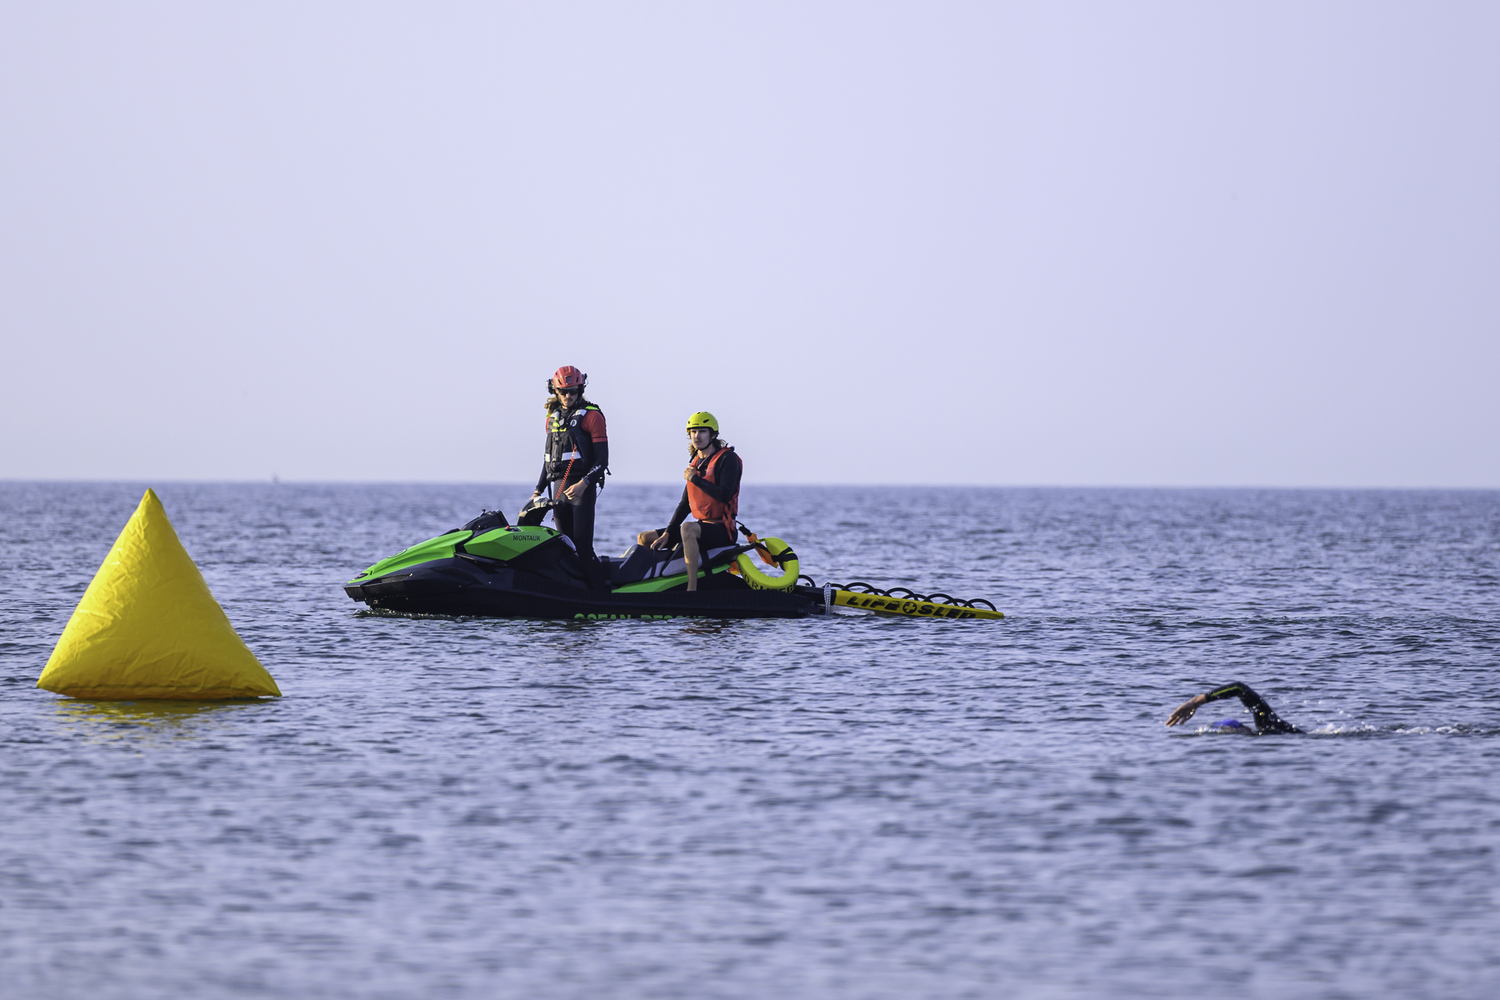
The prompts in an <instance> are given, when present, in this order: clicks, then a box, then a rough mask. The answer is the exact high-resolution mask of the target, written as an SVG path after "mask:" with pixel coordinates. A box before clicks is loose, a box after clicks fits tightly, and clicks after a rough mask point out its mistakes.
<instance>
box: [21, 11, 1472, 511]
mask: <svg viewBox="0 0 1500 1000" xmlns="http://www.w3.org/2000/svg"><path fill="white" fill-rule="evenodd" d="M1497 51H1500V6H1497V5H1495V4H1493V3H1468V4H1465V3H1432V4H1414V3H1400V4H1397V3H1379V2H1368V0H1363V2H1351V3H1323V2H1307V0H1298V2H1294V3H1276V2H1265V0H1259V2H1254V3H1248V2H1247V3H1222V4H1203V3H1197V2H1184V3H1152V2H1139V3H1131V4H1120V3H1103V2H1100V3H1076V2H1046V3H1034V4H1007V3H999V2H986V3H977V2H976V3H943V2H932V3H921V4H917V3H881V2H871V0H864V2H856V3H822V2H816V0H799V2H795V3H773V2H766V3H755V4H748V3H703V2H682V3H652V2H640V3H630V4H621V3H566V2H560V3H547V4H539V3H524V4H521V3H514V4H508V3H498V2H491V3H436V4H395V3H371V2H360V3H348V4H339V3H318V2H306V0H298V2H295V3H277V2H258V3H255V4H202V3H197V2H191V3H188V2H184V3H175V4H164V3H152V2H138V3H132V4H128V5H125V4H105V3H92V4H79V3H67V2H56V3H47V4H25V3H20V2H12V3H5V4H0V356H3V359H4V361H3V369H0V370H3V374H4V390H3V392H0V478H5V479H106V480H107V479H128V480H133V481H141V480H147V481H154V480H184V479H187V480H236V479H245V480H256V479H270V478H271V477H273V476H279V477H280V478H281V479H283V480H318V481H433V482H526V481H532V480H533V479H534V477H535V475H536V473H537V471H538V469H539V467H540V457H541V446H542V431H541V415H542V410H541V404H542V402H543V400H544V397H545V388H544V385H545V381H546V379H547V377H548V376H549V375H550V374H551V372H552V371H553V370H554V369H555V368H556V367H557V366H559V365H562V364H572V365H576V366H578V367H579V368H581V369H583V370H584V371H585V372H587V373H588V374H589V377H590V391H589V395H590V397H591V398H592V399H593V400H594V401H595V402H596V403H598V404H599V405H600V406H601V407H602V408H603V410H604V412H605V414H606V416H607V418H608V421H609V429H610V443H611V459H612V466H613V472H614V475H615V477H616V478H615V481H618V482H673V481H676V480H677V479H678V478H679V476H680V471H681V468H682V465H683V460H684V438H683V432H682V427H683V424H684V420H685V418H686V416H687V415H688V414H689V413H691V412H693V411H696V410H710V411H712V412H713V413H715V414H716V415H717V416H718V418H719V420H720V423H721V425H722V427H723V434H724V438H725V440H727V441H728V442H730V443H731V444H733V445H735V447H736V449H737V451H738V453H739V454H740V455H741V456H742V458H743V459H744V462H745V475H746V480H747V481H750V480H758V481H760V482H764V483H909V484H922V483H926V484H993V485H1101V486H1102V485H1120V486H1134V485H1141V486H1353V487H1484V488H1495V487H1500V433H1497V432H1500V391H1497V389H1496V383H1497V381H1500V378H1497V376H1500V59H1496V58H1495V55H1494V54H1495V53H1496V52H1497Z"/></svg>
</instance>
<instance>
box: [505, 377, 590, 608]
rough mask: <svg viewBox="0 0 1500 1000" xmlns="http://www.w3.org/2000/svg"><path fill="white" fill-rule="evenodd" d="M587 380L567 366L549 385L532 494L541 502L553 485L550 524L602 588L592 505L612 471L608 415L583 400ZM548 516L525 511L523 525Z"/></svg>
mask: <svg viewBox="0 0 1500 1000" xmlns="http://www.w3.org/2000/svg"><path fill="white" fill-rule="evenodd" d="M587 386H588V376H587V375H585V374H584V373H583V372H581V371H579V370H578V369H577V368H574V367H573V366H572V365H563V366H562V367H561V368H559V369H558V370H557V371H555V372H553V374H552V378H551V379H549V380H548V381H547V392H548V393H549V395H548V397H547V415H546V416H545V417H544V418H543V422H542V426H543V429H544V430H545V431H546V433H547V445H546V452H545V453H544V454H543V455H542V474H541V476H540V478H538V479H537V482H536V490H535V491H534V492H533V493H532V494H531V501H528V502H527V506H528V507H529V506H530V505H531V503H532V502H534V501H536V500H538V499H539V498H540V497H541V496H542V494H543V492H545V491H546V489H547V487H548V486H549V485H551V486H552V490H553V493H552V497H553V499H554V501H557V503H556V505H555V506H554V507H553V508H552V519H553V520H554V521H556V522H557V530H558V531H560V532H562V533H563V534H564V535H567V536H568V537H569V538H571V539H572V540H573V545H574V546H575V547H576V548H577V549H578V557H579V558H580V559H581V560H583V568H584V571H585V572H586V573H588V577H589V584H590V586H593V587H596V588H597V587H602V586H603V573H602V571H601V569H600V567H599V561H598V559H597V558H596V557H595V556H594V501H595V500H596V498H597V497H598V493H599V489H600V488H601V487H602V486H603V485H604V473H605V472H606V471H607V470H608V469H609V435H608V434H607V433H606V432H605V425H604V411H602V410H600V409H599V407H597V406H595V405H594V404H593V403H591V402H589V401H588V400H587V399H585V398H584V396H583V391H584V389H585V388H587ZM544 513H545V512H544V511H536V512H535V513H534V514H532V513H525V512H523V514H522V516H521V517H520V518H519V519H518V520H519V521H520V523H521V524H526V523H528V522H529V523H532V524H540V523H541V519H542V517H543V516H544Z"/></svg>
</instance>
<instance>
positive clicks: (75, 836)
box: [0, 483, 1500, 1000]
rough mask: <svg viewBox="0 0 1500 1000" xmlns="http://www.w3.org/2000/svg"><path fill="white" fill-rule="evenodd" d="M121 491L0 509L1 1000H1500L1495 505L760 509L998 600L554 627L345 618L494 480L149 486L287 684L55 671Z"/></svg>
mask: <svg viewBox="0 0 1500 1000" xmlns="http://www.w3.org/2000/svg"><path fill="white" fill-rule="evenodd" d="M145 485H146V484H29V483H3V484H0V512H3V517H0V566H3V569H4V572H3V574H0V996H3V997H5V998H10V997H18V998H19V997H26V998H54V997H58V998H71V997H78V998H84V997H87V998H90V1000H95V998H97V1000H108V998H144V997H186V996H191V997H194V998H197V1000H204V998H219V997H288V998H293V997H294V998H321V997H327V998H341V997H351V998H356V997H357V998H366V997H368V998H385V997H389V998H410V997H423V998H470V997H475V998H479V997H483V998H491V997H526V998H550V997H578V998H585V997H587V998H595V997H610V998H674V997H681V998H693V1000H708V998H761V997H769V998H776V1000H793V998H802V997H808V998H901V1000H910V998H914V997H924V998H925V997H933V998H948V997H954V998H957V997H975V998H981V997H982V998H989V997H1079V998H1082V997H1098V996H1104V995H1111V996H1129V997H1135V996H1140V997H1156V996H1160V997H1187V996H1236V997H1246V998H1259V997H1265V998H1270V997H1278V998H1284V997H1294V998H1295V997H1319V998H1323V997H1326V998H1345V997H1347V998H1372V997H1375V998H1379V997H1392V998H1395V997H1401V998H1411V997H1443V998H1468V997H1474V998H1479V997H1486V998H1488V997H1493V996H1496V995H1500V898H1497V897H1500V858H1497V853H1496V850H1497V847H1500V781H1497V776H1496V770H1497V765H1500V718H1497V708H1496V706H1497V705H1500V493H1495V492H1479V491H1469V492H1464V491H1446V492H1444V491H1438V492H1395V491H1391V492H1386V491H1271V490H1206V491H1189V490H1102V489H1101V490H1064V489H1055V490H1047V489H1034V490H1030V489H957V488H954V489H898V488H880V489H876V488H820V489H811V488H793V487H786V488H770V487H759V488H757V487H755V486H753V484H752V486H749V487H747V488H746V492H745V497H744V503H743V509H742V513H743V515H744V519H745V521H746V523H748V524H749V525H751V526H752V527H753V528H755V529H756V530H757V531H759V532H760V533H762V534H764V535H779V536H781V537H784V538H786V539H787V540H788V541H791V542H792V543H793V544H794V545H795V546H796V549H797V551H798V552H799V553H800V554H801V555H802V557H803V562H802V569H803V572H805V573H808V574H810V575H812V576H813V577H815V578H816V579H817V580H818V581H819V582H820V583H821V582H822V581H824V580H825V579H831V580H833V581H835V582H847V581H849V580H856V579H857V580H865V581H868V582H871V583H875V584H885V585H901V586H908V587H911V588H912V589H915V590H918V591H924V592H925V591H929V590H940V591H943V592H946V593H949V594H954V595H958V596H962V597H986V598H989V599H990V600H992V601H994V602H995V603H996V605H998V606H999V607H1000V608H1001V609H1002V610H1004V611H1006V612H1007V613H1008V615H1009V616H1010V617H1009V618H1008V619H1007V620H1006V621H1004V622H995V623H984V622H940V621H908V620H890V619H880V618H873V617H861V616H854V615H850V616H837V617H833V618H829V619H823V618H818V619H809V620H805V621H735V622H720V621H696V620H693V621H687V620H679V621H667V622H660V621H657V622H630V621H622V622H596V623H573V622H562V623H553V622H524V621H495V620H478V619H445V618H421V619H417V618H402V617H397V616H391V615H385V614H378V613H371V612H368V611H365V610H363V606H362V605H358V604H355V603H354V602H352V601H350V600H349V599H348V598H347V597H345V596H344V594H343V592H342V591H341V590H340V584H342V583H343V582H344V581H345V580H347V579H348V578H349V577H351V576H353V575H354V574H355V573H356V572H358V571H359V570H360V569H363V568H364V567H365V566H367V565H368V564H370V563H372V562H374V561H375V560H376V559H377V558H379V557H381V556H385V555H388V554H390V553H391V552H394V551H395V550H397V549H399V548H402V547H404V546H406V545H408V544H410V543H412V542H414V541H417V540H420V539H422V538H425V537H428V536H430V535H433V534H436V533H438V532H440V531H443V530H446V529H448V528H451V527H455V526H456V525H458V524H460V523H462V522H463V521H464V520H466V519H468V518H469V517H471V516H472V515H474V514H475V513H477V512H478V511H479V510H480V508H482V507H494V506H496V505H497V504H498V505H502V506H503V507H504V508H505V509H507V510H510V511H514V510H515V509H516V508H517V507H518V506H519V505H520V503H521V501H522V499H523V498H524V494H525V493H526V492H527V491H526V489H525V488H524V487H494V486H346V485H340V486H317V485H288V484H282V485H272V484H262V485H246V484H239V485H224V484H220V485H204V484H171V483H166V484H155V486H156V489H157V491H158V493H159V494H160V496H161V498H162V500H163V502H164V504H165V505H166V508H167V511H168V513H169V515H170V516H171V517H172V519H173V521H174V523H175V525H176V527H177V530H178V533H179V534H180V535H181V537H182V539H183V541H184V543H185V544H186V545H187V547H188V550H189V551H190V552H191V553H192V555H193V556H194V557H195V559H196V560H197V562H198V563H199V565H200V566H201V567H202V569H203V572H204V575H205V577H206V578H207V579H208V581H209V584H210V585H211V586H212V588H213V590H214V592H215V594H216V595H217V596H218V598H219V600H220V602H221V603H222V604H223V605H224V607H225V609H226V611H227V612H228V614H229V616H230V618H231V619H232V620H233V621H234V623H235V624H236V626H237V627H238V628H239V630H240V633H241V635H242V636H243V637H244V638H245V640H246V642H247V643H248V644H249V645H250V647H251V648H252V649H254V650H255V651H256V653H257V654H258V655H259V657H260V658H261V660H262V661H263V662H264V663H265V664H266V665H267V667H268V668H269V669H270V670H271V672H272V674H273V675H274V676H275V677H276V679H277V681H278V682H279V684H280V685H281V688H282V690H283V692H284V693H285V697H283V698H281V699H279V700H271V701H266V702H263V703H231V704H220V705H163V704H146V703H139V704H119V703H115V704H106V703H87V702H78V701H73V700H70V699H67V698H62V697H58V696H56V695H53V694H50V693H48V692H44V691H39V690H37V689H35V687H34V684H35V680H36V677H37V675H38V674H39V673H40V671H41V668H42V665H43V663H44V662H45V660H46V658H47V655H48V653H49V651H50V649H51V647H52V644H53V643H54V642H55V641H56V638H57V636H58V635H59V633H60V632H61V629H62V627H63V624H64V623H65V622H66V620H67V618H68V615H69V614H70V612H71V611H72V608H73V606H74V604H75V603H76V602H77V600H78V598H79V596H80V595H81V594H82V592H83V590H84V588H85V586H86V585H87V583H88V581H89V579H90V578H91V577H92V575H93V573H94V571H95V569H96V568H97V566H98V564H99V562H100V560H101V559H102V558H103V556H104V554H105V553H106V551H107V550H108V548H109V546H110V544H111V542H112V541H113V539H114V537H115V535H116V534H117V533H118V531H119V529H120V527H121V526H122V525H123V524H124V522H125V520H126V518H127V517H128V516H129V514H130V512H131V511H132V510H133V509H134V506H135V504H136V502H137V501H138V499H139V497H140V494H141V491H142V489H143V488H144V486H145ZM674 500H675V491H674V490H672V489H671V488H670V487H658V488H653V487H630V486H613V485H612V486H611V487H610V488H609V489H607V490H606V491H605V493H604V495H603V498H602V500H601V506H600V527H599V532H598V541H599V547H600V549H601V551H606V552H609V551H619V550H623V548H624V547H625V545H626V543H627V541H628V540H629V538H630V537H631V535H632V534H633V533H634V532H635V531H636V530H639V529H641V528H645V527H653V526H659V524H660V523H662V522H663V521H664V520H665V518H666V515H667V513H668V512H669V511H670V509H671V507H672V505H673V502H674ZM1235 679H1239V680H1244V681H1246V682H1248V683H1249V684H1251V685H1253V686H1254V687H1255V688H1256V689H1257V690H1258V691H1259V692H1260V693H1261V694H1262V695H1264V696H1265V697H1266V698H1267V699H1268V700H1270V702H1271V703H1272V704H1273V705H1274V706H1275V707H1276V709H1277V711H1278V712H1280V714H1281V715H1282V716H1283V717H1285V718H1287V719H1288V720H1289V721H1292V722H1294V723H1296V724H1298V725H1299V726H1301V727H1302V728H1303V729H1305V730H1307V731H1308V732H1307V734H1306V735H1300V736H1279V737H1254V738H1250V737H1236V736H1229V735H1220V734H1215V733H1210V732H1205V731H1202V729H1201V727H1200V726H1199V723H1200V722H1202V723H1207V722H1211V721H1213V720H1215V719H1219V718H1225V717H1239V718H1242V719H1247V718H1248V717H1247V716H1246V715H1245V713H1244V712H1243V711H1242V710H1241V709H1240V708H1239V706H1238V705H1237V703H1217V704H1215V705H1211V706H1208V707H1206V708H1205V709H1203V710H1202V711H1201V712H1200V713H1199V717H1198V718H1197V719H1195V720H1194V721H1193V723H1192V724H1190V725H1189V726H1187V727H1184V728H1183V729H1181V730H1178V729H1173V730H1168V729H1166V728H1164V727H1163V725H1162V721H1163V719H1165V717H1166V715H1167V714H1168V712H1170V710H1171V709H1172V708H1173V707H1174V706H1175V705H1177V704H1178V703H1180V702H1182V701H1183V700H1185V699H1187V698H1188V697H1189V696H1191V695H1193V694H1195V693H1198V692H1200V691H1204V690H1206V689H1208V688H1209V687H1210V686H1212V685H1217V684H1219V683H1222V682H1225V681H1229V680H1235Z"/></svg>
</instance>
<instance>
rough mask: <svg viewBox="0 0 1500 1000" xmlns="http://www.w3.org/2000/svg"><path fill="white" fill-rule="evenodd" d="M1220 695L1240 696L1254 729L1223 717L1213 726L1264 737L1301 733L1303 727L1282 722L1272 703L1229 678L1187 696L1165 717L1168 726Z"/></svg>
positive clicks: (1185, 717)
mask: <svg viewBox="0 0 1500 1000" xmlns="http://www.w3.org/2000/svg"><path fill="white" fill-rule="evenodd" d="M1220 698H1239V700H1240V701H1241V702H1242V703H1243V704H1244V706H1245V707H1246V708H1248V709H1249V710H1250V715H1251V716H1252V717H1254V719H1255V728H1254V729H1251V728H1250V727H1249V726H1246V725H1244V724H1243V723H1241V722H1239V721H1238V720H1236V719H1225V720H1224V721H1223V722H1216V723H1214V724H1213V726H1212V727H1211V728H1213V729H1217V730H1221V731H1224V732H1243V733H1247V734H1253V735H1256V736H1265V735H1268V734H1270V733H1300V732H1302V730H1300V729H1298V728H1297V727H1296V726H1294V725H1292V724H1291V723H1290V722H1285V721H1283V720H1282V719H1281V718H1280V717H1279V716H1278V715H1277V714H1276V713H1275V712H1273V711H1272V710H1271V706H1270V705H1268V704H1267V703H1266V700H1265V699H1264V698H1262V697H1261V696H1260V695H1258V694H1256V693H1255V692H1254V691H1252V690H1250V685H1248V684H1245V683H1242V682H1240V681H1232V682H1231V683H1229V684H1225V685H1224V686H1223V687H1219V688H1214V689H1213V690H1212V691H1207V692H1205V693H1203V694H1198V695H1194V696H1193V697H1192V698H1189V699H1188V700H1187V701H1185V702H1183V703H1182V704H1181V705H1178V706H1177V707H1176V708H1175V709H1173V710H1172V714H1171V715H1170V716H1168V717H1167V725H1169V726H1180V725H1182V724H1183V723H1184V722H1186V721H1187V720H1189V719H1191V718H1192V717H1193V713H1194V712H1196V711H1198V706H1200V705H1205V704H1207V703H1208V702H1211V701H1218V700H1219V699H1220Z"/></svg>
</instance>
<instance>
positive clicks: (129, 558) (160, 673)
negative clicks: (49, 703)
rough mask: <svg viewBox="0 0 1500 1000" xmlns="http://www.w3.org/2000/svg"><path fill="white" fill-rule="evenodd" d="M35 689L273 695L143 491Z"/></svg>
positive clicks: (271, 684) (117, 695) (204, 697)
mask: <svg viewBox="0 0 1500 1000" xmlns="http://www.w3.org/2000/svg"><path fill="white" fill-rule="evenodd" d="M36 686H37V687H39V688H45V689H46V690H48V691H56V692H58V693H59V694H66V695H71V696H72V697H74V698H96V699H99V700H104V701H120V700H135V699H154V698H163V699H171V700H178V701H212V700H215V699H219V698H255V697H259V696H261V695H274V696H279V695H280V694H281V690H280V689H279V688H277V686H276V682H275V681H274V680H272V679H271V675H270V674H269V673H268V672H267V671H266V668H265V667H263V666H261V664H260V661H259V660H257V659H256V658H255V654H254V653H252V652H250V649H249V648H248V647H247V646H246V645H245V644H244V642H242V641H241V640H240V637H239V634H238V633H236V632H235V630H234V626H233V625H231V624H230V623H229V618H228V617H227V616H226V615H225V614H224V609H223V608H221V607H219V602H218V601H216V600H214V595H213V594H212V593H210V592H209V589H208V584H207V583H206V582H204V579H203V574H202V573H200V572H198V567H197V566H196V565H194V563H193V559H192V557H191V556H189V555H188V554H187V550H186V549H184V548H183V547H182V542H181V541H179V540H178V538H177V532H176V531H174V530H173V528H172V522H171V521H169V520H167V512H166V511H165V510H163V509H162V505H161V501H160V500H158V499H157V497H156V494H155V493H154V492H153V491H151V490H147V491H146V495H145V496H143V497H141V503H140V506H138V507H137V508H136V510H135V513H134V514H132V515H131V517H130V520H129V521H128V522H127V523H126V525H125V530H124V531H121V532H120V537H119V538H117V539H115V544H114V548H112V549H110V551H109V555H108V556H106V557H105V558H104V565H102V566H100V567H99V572H98V573H96V574H94V580H93V582H92V583H90V584H89V589H88V590H87V591H85V592H84V595H83V600H81V601H79V602H78V607H77V608H76V609H75V610H74V611H73V617H72V618H70V619H68V624H67V627H66V628H64V629H63V634H62V638H60V639H58V640H57V646H56V647H55V648H54V649H53V650H52V656H51V657H50V658H49V659H48V660H47V666H46V667H45V668H43V670H42V676H41V677H40V678H38V679H37V682H36Z"/></svg>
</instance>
